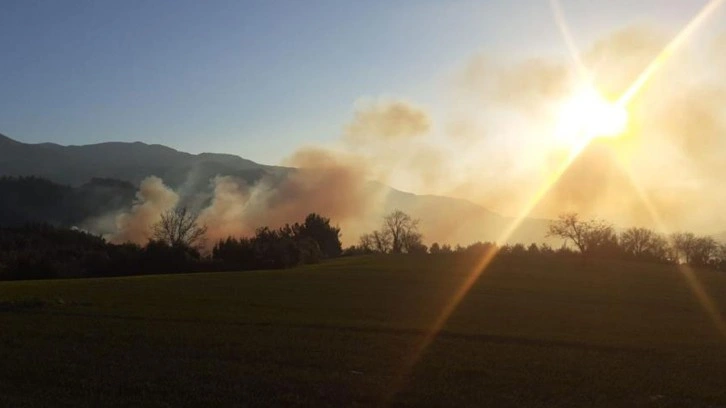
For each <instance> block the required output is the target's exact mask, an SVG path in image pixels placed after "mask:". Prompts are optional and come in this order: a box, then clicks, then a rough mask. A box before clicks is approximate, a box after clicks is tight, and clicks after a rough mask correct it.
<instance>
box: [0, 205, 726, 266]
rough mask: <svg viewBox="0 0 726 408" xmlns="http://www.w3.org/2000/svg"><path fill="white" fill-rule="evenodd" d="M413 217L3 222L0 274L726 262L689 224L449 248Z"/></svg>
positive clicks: (564, 232) (175, 216) (567, 224)
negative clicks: (430, 261) (411, 259)
mask: <svg viewBox="0 0 726 408" xmlns="http://www.w3.org/2000/svg"><path fill="white" fill-rule="evenodd" d="M419 224H420V222H419V220H416V219H414V218H412V217H411V216H410V215H408V214H406V213H404V212H403V211H399V210H396V211H393V212H392V213H390V214H388V215H386V216H385V217H384V218H383V220H382V223H381V226H380V228H379V229H377V230H375V231H372V232H370V233H366V234H363V235H362V236H361V237H360V239H359V242H358V244H356V245H352V246H350V247H348V248H345V249H344V248H343V247H342V244H341V240H340V237H341V230H340V228H339V227H337V226H334V225H332V224H331V220H330V219H329V218H326V217H324V216H321V215H319V214H315V213H312V214H309V215H308V216H307V217H306V218H305V219H304V220H303V221H302V222H300V223H294V224H286V225H284V226H283V227H280V228H277V229H273V228H269V227H262V228H258V229H257V230H256V231H255V232H254V233H253V234H251V235H250V236H241V237H228V238H226V239H223V240H220V241H218V242H215V243H213V245H211V246H210V245H207V243H206V242H205V235H206V232H207V230H206V227H205V226H204V225H199V223H198V221H197V215H196V214H195V213H194V212H192V211H189V210H188V209H186V208H183V207H182V208H177V209H174V210H171V211H168V212H166V213H164V214H163V215H162V216H161V218H160V220H159V222H158V223H156V224H155V225H154V226H153V234H152V236H151V237H150V239H149V241H148V243H147V244H145V245H143V246H141V245H136V244H131V243H127V244H122V245H115V244H111V243H108V242H106V241H105V240H104V239H103V238H101V237H99V236H96V235H93V234H89V233H87V232H84V231H80V230H78V229H68V228H62V227H56V226H52V225H49V224H27V225H25V226H22V227H6V228H0V280H15V279H47V278H75V277H94V276H123V275H139V274H158V273H189V272H209V271H241V270H252V269H279V268H289V267H294V266H298V265H305V264H314V263H317V262H320V261H322V260H325V259H331V258H336V257H340V256H354V255H367V254H394V255H398V254H400V255H405V256H424V255H425V256H464V257H466V256H471V257H479V256H484V255H485V254H491V253H492V252H494V253H496V254H497V256H499V257H503V258H525V257H526V258H540V257H549V258H553V257H566V258H571V257H585V258H593V259H594V258H600V259H623V260H633V261H643V262H658V263H667V264H680V263H684V264H690V265H693V266H696V267H712V268H716V269H726V246H725V245H722V244H719V243H718V242H716V240H714V239H713V238H711V237H707V236H697V235H695V234H692V233H688V232H679V233H675V234H670V235H668V236H665V235H663V234H658V233H656V232H654V231H652V230H648V229H645V228H629V229H626V230H624V231H622V232H617V231H616V229H615V227H614V226H613V225H612V224H609V223H607V222H604V221H601V220H595V219H589V220H584V219H581V218H580V217H579V216H578V215H577V214H572V213H570V214H563V215H560V216H559V217H558V218H557V219H556V220H554V221H552V222H551V224H550V225H549V229H548V232H547V235H548V236H550V237H557V238H560V239H562V240H563V241H564V244H563V245H562V246H560V247H559V248H553V247H551V246H550V245H547V244H539V245H538V244H535V243H532V244H529V245H528V246H525V245H523V244H516V245H504V246H499V245H497V244H496V243H493V242H476V243H473V244H471V245H468V246H461V245H456V246H455V247H452V246H450V245H449V244H439V243H436V242H434V243H432V244H431V246H430V247H427V246H426V245H424V244H423V235H422V234H421V232H420V231H419ZM203 248H211V249H210V250H209V251H204V250H203Z"/></svg>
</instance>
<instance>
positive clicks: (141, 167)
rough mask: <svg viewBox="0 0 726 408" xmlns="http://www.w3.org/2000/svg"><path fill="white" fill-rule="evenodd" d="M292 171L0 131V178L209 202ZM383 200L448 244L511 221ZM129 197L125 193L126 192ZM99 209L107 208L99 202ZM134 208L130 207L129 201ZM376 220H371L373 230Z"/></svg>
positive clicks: (462, 203)
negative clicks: (231, 186) (125, 185)
mask: <svg viewBox="0 0 726 408" xmlns="http://www.w3.org/2000/svg"><path fill="white" fill-rule="evenodd" d="M294 171H296V169H295V168H291V167H281V166H270V165H264V164H260V163H257V162H254V161H252V160H249V159H245V158H243V157H240V156H237V155H232V154H225V153H210V152H205V153H200V154H191V153H187V152H183V151H179V150H176V149H174V148H172V147H168V146H164V145H159V144H147V143H143V142H103V143H96V144H90V145H70V146H63V145H60V144H56V143H39V144H28V143H23V142H19V141H17V140H14V139H11V138H10V137H8V136H6V135H3V134H0V175H3V176H37V177H42V178H45V179H48V180H50V181H53V182H55V183H59V184H62V185H69V186H74V187H80V186H83V185H85V184H86V183H88V182H89V180H92V179H94V178H107V179H115V180H121V181H125V182H130V183H132V184H134V185H136V186H138V185H139V184H140V182H141V181H142V180H143V179H145V178H147V177H149V176H152V175H153V176H157V177H160V178H161V179H162V180H164V183H165V184H167V185H169V186H170V187H171V188H174V189H180V188H183V189H184V190H185V191H191V192H196V193H200V192H202V194H201V195H202V196H203V197H206V199H208V198H209V194H210V191H211V184H210V180H213V179H214V177H216V176H218V175H223V176H234V177H236V178H239V179H242V180H244V181H245V182H246V183H248V184H249V185H254V184H256V183H257V182H258V181H260V180H261V179H262V178H264V177H273V178H277V179H283V178H284V177H286V176H287V174H288V173H289V172H294ZM371 183H374V184H375V183H377V184H379V185H380V186H383V187H384V188H386V189H387V191H386V201H385V203H384V204H383V206H382V208H380V209H378V211H377V214H378V215H379V216H380V215H381V214H384V213H386V212H389V211H391V210H393V209H401V210H403V211H405V212H408V213H410V214H411V215H412V216H414V217H416V218H419V219H421V221H422V222H421V225H422V232H423V233H424V235H427V236H429V237H432V240H433V239H435V238H438V239H440V240H445V241H446V242H451V243H463V244H465V243H468V242H474V241H478V240H482V241H485V240H487V241H494V240H497V239H498V238H500V237H501V232H502V231H504V230H506V227H507V226H508V225H509V223H511V222H512V219H511V218H509V217H504V216H501V215H500V214H497V213H496V212H494V211H491V210H489V209H487V208H485V207H482V206H481V205H478V204H476V203H473V202H471V201H468V200H464V199H459V198H452V197H447V196H441V195H434V194H424V195H419V194H415V193H411V192H405V191H401V190H398V189H395V188H392V187H390V186H387V185H385V184H383V183H378V182H371ZM124 194H126V192H124ZM99 205H102V206H103V205H106V204H105V203H99ZM128 205H129V206H130V205H131V203H128ZM374 222H375V221H374V220H371V222H369V224H370V225H374ZM546 223H547V221H546V220H539V219H527V220H525V222H524V223H523V227H522V228H520V229H519V230H518V232H516V233H515V234H514V235H513V237H512V239H510V241H512V242H513V241H518V242H527V241H542V240H544V230H545V228H546V225H545V224H546Z"/></svg>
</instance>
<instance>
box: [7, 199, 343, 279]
mask: <svg viewBox="0 0 726 408" xmlns="http://www.w3.org/2000/svg"><path fill="white" fill-rule="evenodd" d="M153 231H154V233H153V237H152V238H151V239H150V240H149V242H148V243H147V244H146V245H144V246H139V245H135V244H130V243H129V244H123V245H114V244H111V243H108V242H106V241H105V240H104V239H103V238H101V237H99V236H96V235H92V234H89V233H87V232H84V231H80V230H78V229H68V228H61V227H55V226H52V225H49V224H28V225H25V226H22V227H8V228H0V280H17V279H48V278H77V277H98V276H123V275H141V274H155V273H189V272H202V271H225V270H248V269H261V268H265V269H272V268H286V267H291V266H296V265H300V264H304V263H314V262H318V261H320V260H321V259H325V258H331V257H336V256H340V255H341V253H342V248H341V243H340V229H339V228H337V227H334V226H331V225H330V220H329V219H327V218H325V217H322V216H320V215H317V214H310V215H308V216H307V218H305V221H304V222H303V223H302V224H299V223H295V224H293V225H285V226H284V227H282V228H280V229H278V230H272V229H270V228H267V227H265V228H260V229H258V230H257V232H256V233H255V235H254V236H253V237H251V238H231V237H230V238H229V239H227V240H224V241H220V242H219V243H217V244H216V245H215V246H214V249H213V251H212V252H211V253H209V254H202V252H201V249H202V247H203V245H204V234H205V232H206V227H204V226H202V225H199V224H198V223H197V217H196V214H194V213H193V212H191V211H188V210H187V209H185V208H179V209H175V210H172V211H169V212H167V213H165V214H164V215H163V216H162V218H161V220H160V221H159V222H158V223H157V224H155V225H154V228H153Z"/></svg>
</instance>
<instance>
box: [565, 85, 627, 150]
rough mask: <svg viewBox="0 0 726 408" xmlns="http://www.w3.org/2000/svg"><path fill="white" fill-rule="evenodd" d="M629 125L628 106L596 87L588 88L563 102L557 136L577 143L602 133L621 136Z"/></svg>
mask: <svg viewBox="0 0 726 408" xmlns="http://www.w3.org/2000/svg"><path fill="white" fill-rule="evenodd" d="M627 125H628V112H627V111H626V109H625V107H623V106H621V105H619V104H617V103H615V102H610V101H608V100H607V99H605V98H604V97H603V96H602V95H601V94H600V93H599V92H597V91H596V90H595V89H586V90H584V91H581V92H579V93H577V94H575V95H574V96H573V97H572V98H571V99H570V100H568V101H567V102H565V104H564V105H563V107H562V109H561V111H560V117H559V124H558V130H557V136H558V139H560V141H561V142H564V143H566V144H568V145H571V146H577V145H581V144H583V143H587V142H589V141H590V140H592V139H595V138H598V137H618V136H620V135H621V134H622V133H623V132H625V129H626V128H627Z"/></svg>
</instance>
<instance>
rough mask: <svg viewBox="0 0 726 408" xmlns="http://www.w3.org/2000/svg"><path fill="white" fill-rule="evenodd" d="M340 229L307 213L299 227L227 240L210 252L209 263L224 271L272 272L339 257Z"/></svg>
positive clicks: (324, 219) (259, 232)
mask: <svg viewBox="0 0 726 408" xmlns="http://www.w3.org/2000/svg"><path fill="white" fill-rule="evenodd" d="M342 252H343V250H342V245H341V242H340V228H338V227H334V226H332V225H330V219H328V218H325V217H322V216H320V215H318V214H310V215H308V216H307V217H306V218H305V221H304V222H303V223H302V224H298V223H295V224H293V225H285V226H284V227H282V228H280V229H277V230H273V229H270V228H267V227H264V228H259V229H258V230H257V231H256V232H255V235H254V236H252V237H250V238H247V237H243V238H234V237H229V238H227V239H226V240H222V241H219V242H218V243H217V244H216V245H215V246H214V249H213V250H212V260H213V261H214V262H216V263H218V264H219V266H220V267H221V268H223V269H226V270H244V269H276V268H288V267H291V266H296V265H301V264H311V263H317V262H319V261H320V260H321V259H326V258H334V257H338V256H340V255H341V254H342Z"/></svg>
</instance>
